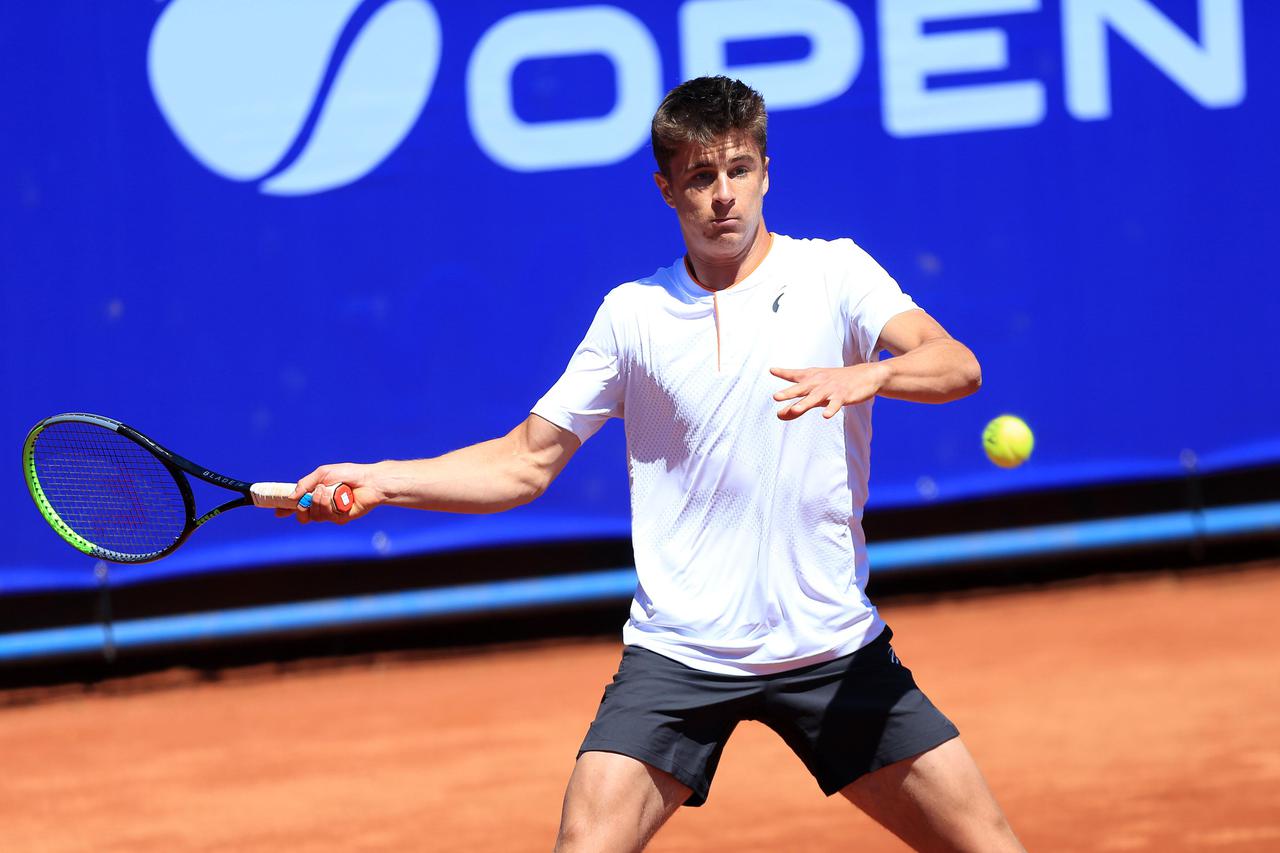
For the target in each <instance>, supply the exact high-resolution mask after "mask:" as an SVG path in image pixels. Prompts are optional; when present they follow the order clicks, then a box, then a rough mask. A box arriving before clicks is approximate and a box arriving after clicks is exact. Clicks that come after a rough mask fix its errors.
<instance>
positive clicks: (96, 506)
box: [34, 421, 187, 555]
mask: <svg viewBox="0 0 1280 853" xmlns="http://www.w3.org/2000/svg"><path fill="white" fill-rule="evenodd" d="M34 460H35V468H36V476H37V477H38V478H39V480H40V487H41V490H42V491H43V492H44V494H45V497H46V499H47V500H48V501H49V504H50V506H51V507H52V508H53V510H54V512H56V513H57V514H58V516H59V517H60V518H61V519H62V521H63V523H65V524H66V525H67V526H68V527H69V528H71V530H73V531H75V533H76V534H78V535H79V536H81V537H82V538H84V539H87V540H88V541H89V542H90V543H92V544H93V545H96V546H98V547H100V548H105V549H108V550H111V551H118V552H120V553H122V554H130V555H143V554H151V553H154V552H156V551H161V550H164V549H165V548H167V547H169V546H170V545H172V544H173V543H174V542H176V541H177V540H178V538H179V537H181V535H182V531H183V530H184V529H185V527H186V522H187V508H186V504H185V502H184V501H183V499H182V491H181V489H180V488H179V487H178V484H177V482H176V481H175V480H174V475H173V474H172V473H171V472H170V471H169V469H168V468H166V467H165V466H164V463H162V462H161V461H160V460H159V459H157V458H156V457H155V456H154V455H152V454H151V453H150V452H148V451H147V450H146V449H145V448H143V447H141V446H139V445H138V444H136V443H135V442H133V441H131V440H130V439H128V438H125V437H124V436H122V435H120V434H119V433H117V432H115V431H113V430H110V429H106V428H104V427H101V426H98V425H96V424H91V423H81V422H74V421H71V422H63V423H56V424H52V425H50V426H49V427H48V428H46V429H45V430H44V431H43V432H42V433H40V435H39V436H38V437H37V438H36V444H35V448H34Z"/></svg>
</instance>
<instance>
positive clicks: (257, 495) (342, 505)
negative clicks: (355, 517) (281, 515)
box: [249, 483, 355, 514]
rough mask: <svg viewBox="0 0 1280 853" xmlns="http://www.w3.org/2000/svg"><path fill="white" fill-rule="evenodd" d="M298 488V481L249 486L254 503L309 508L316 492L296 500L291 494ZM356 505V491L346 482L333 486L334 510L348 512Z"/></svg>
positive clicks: (257, 504)
mask: <svg viewBox="0 0 1280 853" xmlns="http://www.w3.org/2000/svg"><path fill="white" fill-rule="evenodd" d="M297 488H298V484H297V483H254V484H253V485H252V486H250V487H249V495H250V497H252V498H253V505H254V506H260V507H266V508H268V509H309V508H310V507H311V503H312V501H313V500H314V496H313V494H314V493H308V494H305V495H303V496H302V498H301V499H300V500H298V501H296V502H295V501H294V500H293V499H292V498H291V497H290V496H291V495H292V494H293V492H294V490H295V489H297ZM354 505H355V493H354V492H353V491H352V490H351V487H350V486H348V485H347V484H346V483H338V484H336V485H334V487H333V511H334V512H340V513H343V514H346V513H348V512H351V507H353V506H354Z"/></svg>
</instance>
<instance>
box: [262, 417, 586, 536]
mask: <svg viewBox="0 0 1280 853" xmlns="http://www.w3.org/2000/svg"><path fill="white" fill-rule="evenodd" d="M580 445H581V442H580V441H579V440H578V437H577V436H576V435H574V434H573V433H572V432H571V431H569V430H566V429H562V428H560V427H558V426H556V425H555V424H552V423H551V422H550V421H547V420H545V419H543V418H541V417H539V416H537V415H529V417H528V418H527V419H526V420H525V421H524V422H523V423H521V424H520V425H519V426H517V427H516V428H515V429H513V430H512V431H511V432H509V433H507V434H506V435H504V436H502V437H501V438H495V439H493V440H492V441H484V442H481V443H479V444H473V445H471V446H470V447H464V448H462V449H461V450H455V451H453V452H452V453H446V454H445V455H444V456H438V457H435V458H434V459H413V460H389V461H386V462H376V463H373V464H370V465H358V464H353V463H343V464H340V465H324V466H321V467H319V468H317V469H316V470H315V471H313V472H311V473H310V474H308V475H307V476H306V477H303V478H302V479H301V480H300V481H299V482H298V488H297V489H296V490H295V492H294V497H295V499H296V498H300V497H302V495H304V494H306V493H307V492H313V491H318V493H317V494H316V496H315V501H314V503H313V504H312V507H311V509H310V510H307V511H300V512H297V513H296V515H297V516H298V520H299V521H303V522H306V521H337V522H339V523H341V522H344V521H349V520H351V519H353V518H358V517H360V516H361V515H364V514H365V513H367V512H369V510H371V509H373V508H374V507H377V506H381V505H384V504H388V505H392V506H404V507H411V508H413V509H426V510H435V511H438V512H460V513H489V512H501V511H502V510H506V509H511V508H512V507H517V506H521V505H522V504H526V503H528V502H529V501H531V500H533V499H534V498H536V497H538V496H539V495H541V494H542V493H543V492H545V491H546V490H547V487H548V486H550V485H551V481H552V480H554V479H555V478H556V476H558V475H559V473H560V472H561V471H562V470H564V466H565V465H567V464H568V462H569V459H570V458H572V456H573V454H574V453H575V452H576V451H577V449H578V447H579V446H580ZM338 483H346V484H347V485H348V486H350V487H351V488H352V491H353V493H354V499H355V502H354V505H353V507H352V508H351V511H350V512H349V513H347V514H346V515H339V514H337V513H334V512H333V510H332V509H331V508H330V496H331V494H332V487H333V486H334V485H336V484H338ZM279 514H282V515H284V514H288V513H285V512H281V513H279Z"/></svg>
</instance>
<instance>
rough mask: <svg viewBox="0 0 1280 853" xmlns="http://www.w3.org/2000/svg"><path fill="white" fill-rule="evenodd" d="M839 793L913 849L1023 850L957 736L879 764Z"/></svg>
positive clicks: (995, 852)
mask: <svg viewBox="0 0 1280 853" xmlns="http://www.w3.org/2000/svg"><path fill="white" fill-rule="evenodd" d="M840 793H841V794H843V795H844V796H845V797H847V798H848V799H849V800H850V801H851V802H853V803H854V804H855V805H856V806H858V807H859V808H860V809H862V810H863V811H864V812H866V813H867V814H868V815H870V816H871V817H872V818H873V819H874V820H875V821H876V822H878V823H880V824H881V825H882V826H884V827H885V828H886V829H888V830H889V831H890V832H892V833H893V834H894V835H896V836H898V837H899V838H901V839H902V840H903V841H905V842H906V843H907V844H909V845H910V846H911V847H912V849H915V850H926V851H932V850H939V851H943V850H945V851H975V853H977V851H981V853H1001V851H1023V847H1022V845H1021V844H1020V843H1019V842H1018V839H1017V838H1016V837H1015V836H1014V834H1013V830H1012V829H1010V828H1009V823H1008V821H1006V820H1005V817H1004V813H1003V812H1002V811H1001V810H1000V806H999V804H998V803H997V802H996V800H995V797H994V796H993V795H992V793H991V789H990V788H988V787H987V782H986V780H985V779H983V777H982V773H981V771H979V770H978V765H977V764H976V763H975V762H974V760H973V756H971V755H970V754H969V750H968V749H967V748H966V747H965V745H964V743H963V742H962V741H961V740H960V738H954V739H952V740H949V741H947V742H946V743H943V744H941V745H940V746H937V747H934V748H933V749H931V750H929V751H928V752H925V753H922V754H920V755H917V756H915V757H913V758H908V759H905V760H903V761H898V762H895V763H894V764H890V765H888V766H887V767H882V768H880V769H879V770H876V771H875V772H873V773H869V774H867V775H866V776H863V777H862V778H860V779H858V780H857V781H855V782H853V783H852V784H850V785H848V786H846V787H845V788H843V789H841V791H840Z"/></svg>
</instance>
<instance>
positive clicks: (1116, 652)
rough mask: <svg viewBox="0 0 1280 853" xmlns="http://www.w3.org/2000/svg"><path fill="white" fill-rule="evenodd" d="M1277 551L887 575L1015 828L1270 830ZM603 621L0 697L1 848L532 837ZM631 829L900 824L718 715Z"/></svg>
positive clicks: (843, 828)
mask: <svg viewBox="0 0 1280 853" xmlns="http://www.w3.org/2000/svg"><path fill="white" fill-rule="evenodd" d="M1277 601H1280V565H1275V564H1272V565H1255V566H1252V567H1248V568H1243V569H1236V570H1231V571H1219V572H1208V573H1196V574H1187V573H1180V574H1164V575H1158V576H1147V577H1143V578H1137V579H1127V580H1108V581H1094V582H1088V583H1074V584H1071V585H1067V586H1057V587H1051V588H1045V589H1036V590H1024V591H1017V592H1000V593H993V594H982V595H979V594H965V595H952V596H948V597H947V598H945V599H934V600H929V601H918V602H912V601H905V600H899V601H897V602H893V603H890V604H889V605H888V606H885V607H884V608H883V611H884V613H885V615H886V617H887V619H888V621H889V623H890V624H891V625H892V626H893V627H894V629H895V631H896V634H897V637H896V639H895V647H896V648H897V650H898V652H899V654H900V656H901V657H902V658H903V660H904V661H905V662H906V663H907V664H908V665H909V666H911V667H912V668H913V669H914V670H915V672H916V675H917V677H918V679H919V681H920V682H921V684H922V686H923V687H924V688H925V689H926V691H928V692H929V693H930V694H931V695H932V697H933V698H934V699H935V701H937V702H938V704H939V705H940V706H941V707H942V708H943V709H944V710H945V711H946V712H947V713H948V714H949V715H950V716H952V718H953V719H955V720H956V722H957V723H958V724H959V726H960V728H961V730H962V732H963V733H964V736H965V738H966V740H967V742H968V744H969V746H970V748H971V749H972V751H973V752H974V753H975V754H976V755H977V757H978V760H979V762H980V764H981V765H982V767H983V769H984V771H985V772H986V774H987V776H988V779H989V781H990V782H991V784H992V786H993V788H994V789H995V790H996V792H997V795H998V796H999V797H1000V799H1001V800H1002V802H1003V804H1004V806H1005V809H1006V811H1007V812H1008V814H1009V817H1010V819H1011V821H1012V823H1013V825H1014V827H1015V829H1016V830H1017V831H1018V833H1019V835H1020V836H1021V837H1022V839H1023V841H1024V843H1026V845H1027V847H1028V849H1030V850H1042V851H1077V850H1078V851H1135V850H1139V851H1162V853H1163V851H1179V850H1197V851H1203V850H1222V851H1233V853H1234V851H1259V850H1277V849H1280V808H1278V807H1277V803H1280V713H1277V710H1276V709H1277V708H1280V677H1278V675H1280V628H1278V627H1277V619H1276V614H1275V607H1276V605H1275V602H1277ZM618 653H619V646H618V644H617V643H616V642H606V641H581V642H565V643H557V644H551V645H539V646H536V647H528V648H508V649H503V650H500V651H484V652H478V653H474V654H454V655H443V656H441V655H439V654H435V655H433V656H431V657H421V656H419V657H417V658H414V657H411V656H404V655H401V656H385V657H382V658H379V659H376V660H367V659H366V660H360V661H350V660H348V661H336V662H335V661H322V662H315V663H312V664H309V665H306V666H291V667H289V668H287V669H281V668H279V667H274V666H273V667H255V668H251V669H242V670H232V671H228V672H225V673H223V674H222V675H221V677H220V678H218V679H217V680H213V681H208V680H197V679H196V678H194V677H193V676H191V675H189V674H184V673H183V672H180V671H179V672H170V673H163V674H158V675H153V676H147V677H145V678H141V679H136V680H131V681H122V682H114V683H107V684H104V685H98V686H97V687H96V688H95V689H93V690H92V691H85V690H83V689H81V688H75V689H70V688H68V689H59V690H53V691H48V690H46V691H42V692H40V693H31V692H26V693H10V694H7V695H5V694H0V701H2V702H3V705H4V707H0V754H3V755H4V768H5V772H4V774H3V776H0V847H2V848H3V849H5V850H21V851H26V850H38V851H72V850H77V851H78V850H94V851H123V850H128V851H174V850H238V851H278V850H295V851H307V850H314V851H320V850H325V851H328V850H335V851H337V850H342V851H346V850H442V851H453V850H459V851H461V850H465V851H479V852H480V853H483V851H526V850H528V851H534V850H548V849H550V847H551V845H552V841H553V838H554V834H555V828H556V822H557V817H558V810H559V805H560V797H561V793H562V791H563V786H564V783H565V780H566V778H567V777H568V774H569V771H570V768H571V765H572V762H573V757H574V750H575V747H576V746H577V744H578V742H579V740H580V738H581V736H582V734H583V731H584V730H585V727H586V725H587V723H588V721H589V720H590V718H591V716H592V714H593V712H594V710H595V705H596V703H597V701H598V700H599V696H600V692H601V689H602V687H603V685H604V684H605V683H606V682H607V681H608V680H609V678H610V677H611V675H612V673H613V670H614V667H615V665H616V663H617V656H618ZM650 849H651V850H653V851H668V853H675V851H715V850H732V851H836V850H849V849H858V850H861V851H867V853H872V851H890V850H902V849H904V848H903V847H902V845H901V844H899V843H898V842H897V841H896V840H895V839H893V838H892V837H890V836H889V835H888V834H887V833H886V832H885V831H883V830H881V829H880V828H879V827H877V826H875V825H874V824H872V823H871V822H870V821H869V820H867V819H866V818H864V817H863V816H862V815H860V814H859V813H857V812H856V811H855V810H854V809H853V807H852V806H850V805H848V804H847V803H846V802H845V801H843V800H842V799H840V798H834V799H830V800H828V799H825V798H823V797H822V796H821V794H820V793H819V791H818V789H817V787H816V786H815V785H814V783H813V782H812V781H811V780H810V779H809V777H808V776H807V775H806V773H805V772H804V770H803V768H802V767H801V766H800V764H799V762H798V761H796V760H794V759H793V758H792V756H791V755H790V753H789V752H788V751H787V750H786V748H785V747H784V746H783V744H782V743H781V742H780V741H779V740H778V739H777V738H776V737H775V736H774V735H773V733H772V732H770V731H768V730H767V729H765V728H763V727H762V726H759V725H756V724H747V725H744V726H742V727H740V728H739V730H738V732H737V733H736V735H735V737H734V740H733V741H731V742H730V744H729V747H728V750H727V752H726V754H725V758H724V761H723V763H722V765H721V768H720V772H719V774H718V775H717V777H716V781H715V784H714V786H713V787H712V792H711V797H710V801H709V802H708V804H707V805H706V806H705V807H704V808H701V809H684V810H682V811H681V812H679V813H678V814H677V815H676V817H675V818H674V820H673V821H672V822H671V823H670V824H669V825H668V826H667V828H666V829H665V830H664V831H663V832H662V833H661V834H660V835H659V836H658V839H657V840H656V841H655V842H654V843H653V845H652V846H651V847H650Z"/></svg>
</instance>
